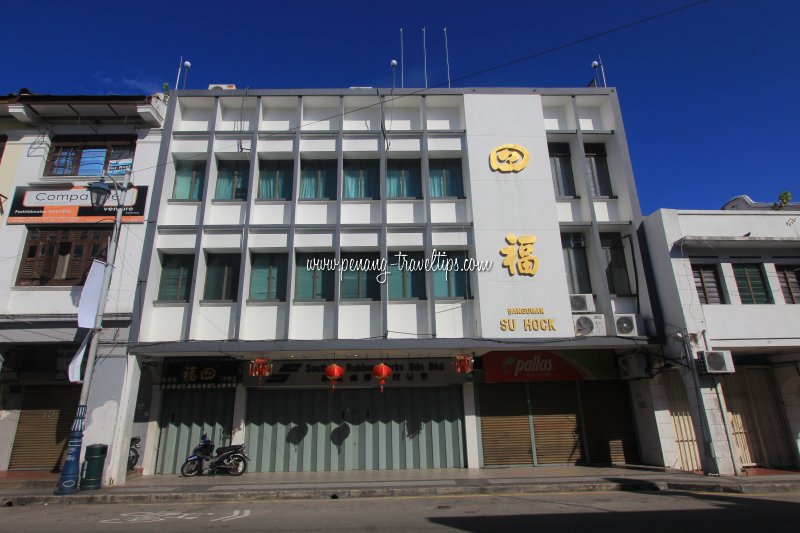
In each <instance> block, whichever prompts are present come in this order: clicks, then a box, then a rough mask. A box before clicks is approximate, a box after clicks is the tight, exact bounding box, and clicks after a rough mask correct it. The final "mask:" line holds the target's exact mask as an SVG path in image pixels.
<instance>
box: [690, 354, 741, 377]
mask: <svg viewBox="0 0 800 533" xmlns="http://www.w3.org/2000/svg"><path fill="white" fill-rule="evenodd" d="M697 369H698V370H699V371H700V373H701V374H733V373H734V372H736V369H735V368H734V367H733V356H732V355H731V352H728V351H718V352H698V353H697Z"/></svg>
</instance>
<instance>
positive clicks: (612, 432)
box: [578, 381, 639, 464]
mask: <svg viewBox="0 0 800 533" xmlns="http://www.w3.org/2000/svg"><path fill="white" fill-rule="evenodd" d="M578 387H579V388H580V391H581V405H582V413H583V417H584V430H585V432H586V442H587V444H588V448H589V450H588V451H589V453H588V454H587V455H588V460H589V462H591V463H593V464H611V463H637V462H638V461H639V454H638V448H637V445H636V432H635V431H634V427H633V417H632V416H631V410H630V405H629V400H628V387H627V385H626V384H625V382H624V381H582V382H580V383H579V384H578Z"/></svg>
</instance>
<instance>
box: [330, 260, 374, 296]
mask: <svg viewBox="0 0 800 533" xmlns="http://www.w3.org/2000/svg"><path fill="white" fill-rule="evenodd" d="M341 258H342V262H343V264H344V262H345V261H348V262H349V261H351V260H352V261H363V262H364V263H366V264H370V265H371V264H373V263H375V262H377V261H378V259H379V258H380V256H379V255H378V254H377V253H371V254H357V253H342V257H341ZM378 274H379V272H378V271H375V270H364V269H356V270H351V269H348V270H346V271H344V272H342V283H341V291H340V296H341V298H342V299H343V300H356V299H368V300H380V299H381V292H380V284H379V283H378V280H377V278H376V276H377V275H378Z"/></svg>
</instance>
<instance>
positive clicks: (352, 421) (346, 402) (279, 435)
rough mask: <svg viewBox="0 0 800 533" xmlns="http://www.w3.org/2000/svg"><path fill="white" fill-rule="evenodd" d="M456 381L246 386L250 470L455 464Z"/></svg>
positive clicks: (459, 408)
mask: <svg viewBox="0 0 800 533" xmlns="http://www.w3.org/2000/svg"><path fill="white" fill-rule="evenodd" d="M460 391H461V389H460V388H459V387H430V388H403V389H400V388H396V389H390V388H387V389H386V390H385V391H384V393H383V394H381V393H380V392H379V391H378V390H377V389H375V388H370V389H344V388H342V389H337V390H336V391H335V392H332V391H330V390H320V389H283V390H278V389H276V390H255V389H251V390H249V391H248V396H247V414H246V444H247V450H248V454H249V455H250V458H251V459H252V462H251V463H250V466H251V470H252V471H253V472H309V471H341V470H398V469H413V468H460V467H462V466H463V464H464V459H463V457H464V448H463V438H462V432H463V422H462V420H463V404H462V399H461V398H462V397H461V394H460Z"/></svg>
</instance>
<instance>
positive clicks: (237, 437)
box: [231, 383, 247, 446]
mask: <svg viewBox="0 0 800 533" xmlns="http://www.w3.org/2000/svg"><path fill="white" fill-rule="evenodd" d="M246 408H247V387H245V386H244V385H242V384H241V383H240V384H238V385H236V396H235V397H234V400H233V424H232V428H231V446H232V445H234V444H244V414H245V409H246Z"/></svg>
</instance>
